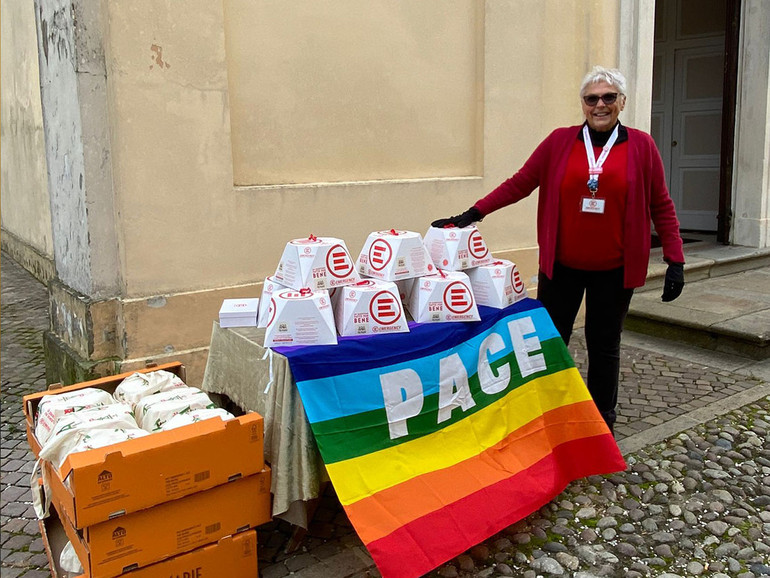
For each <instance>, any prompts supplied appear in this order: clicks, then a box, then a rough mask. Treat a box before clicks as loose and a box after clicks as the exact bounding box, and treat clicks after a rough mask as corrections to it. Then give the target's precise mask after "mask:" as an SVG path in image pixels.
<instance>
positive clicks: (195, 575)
mask: <svg viewBox="0 0 770 578" xmlns="http://www.w3.org/2000/svg"><path fill="white" fill-rule="evenodd" d="M39 524H40V534H41V535H42V537H43V544H44V545H45V550H46V553H47V555H48V562H49V567H50V569H51V575H52V576H53V578H66V577H67V576H68V575H67V574H66V573H65V572H64V571H63V570H62V569H61V566H60V565H59V556H60V554H61V551H62V550H63V549H64V546H66V544H67V540H68V539H67V535H66V534H65V533H64V528H63V526H62V523H61V521H60V520H59V518H58V517H57V516H56V513H55V512H52V516H51V517H49V518H46V519H45V520H40V523H39ZM257 571H258V566H257V532H256V530H253V529H252V530H247V531H245V532H239V533H237V534H233V535H231V536H226V537H224V538H222V539H221V540H219V541H218V542H214V543H211V544H207V545H205V546H201V547H200V548H196V549H194V550H191V551H189V552H186V553H184V554H179V555H178V556H174V557H173V558H167V559H166V560H163V561H161V562H156V563H155V564H152V565H150V566H145V567H143V568H138V569H136V570H134V571H132V572H131V573H130V574H128V575H127V576H129V577H130V578H221V577H223V576H227V577H228V578H240V577H244V578H256V576H257ZM78 578H90V574H88V573H87V572H86V573H83V574H81V575H80V576H79V577H78Z"/></svg>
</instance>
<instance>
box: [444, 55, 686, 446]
mask: <svg viewBox="0 0 770 578" xmlns="http://www.w3.org/2000/svg"><path fill="white" fill-rule="evenodd" d="M625 93H626V79H625V77H624V76H623V75H622V74H621V73H620V72H619V71H618V70H615V69H607V68H603V67H599V66H596V67H594V68H593V70H591V72H589V73H588V74H587V75H586V77H585V78H584V80H583V84H582V86H581V88H580V99H581V105H582V107H583V114H584V115H585V118H586V121H585V123H583V125H581V126H571V127H565V128H558V129H556V130H554V131H553V132H552V133H551V134H550V135H548V137H547V138H546V139H545V140H544V141H543V142H542V143H540V145H539V146H538V147H537V148H536V149H535V151H534V152H533V153H532V156H530V157H529V159H528V160H527V162H526V163H524V166H523V167H521V169H520V170H519V171H518V172H517V173H516V174H514V175H513V176H512V177H511V178H509V179H508V180H506V181H505V182H504V183H502V184H501V185H500V186H499V187H497V188H496V189H495V190H493V191H492V192H491V193H489V194H488V195H487V196H485V197H484V198H482V199H479V200H478V201H477V202H476V203H475V204H474V205H473V207H471V208H470V209H468V210H467V211H465V212H464V213H462V214H461V215H457V216H454V217H450V218H448V219H439V220H437V221H435V222H433V223H432V225H433V226H434V227H446V226H453V225H454V226H457V227H464V226H466V225H469V224H471V223H473V222H475V221H480V220H482V219H483V218H484V217H485V216H486V215H488V214H490V213H491V212H493V211H496V210H497V209H500V208H502V207H505V206H507V205H510V204H512V203H515V202H517V201H519V200H521V199H523V198H524V197H526V196H528V195H529V194H530V193H532V191H534V190H535V189H536V188H538V187H539V188H540V192H539V198H538V215H537V239H538V244H539V246H540V272H539V275H538V288H537V296H538V299H539V300H540V301H541V302H542V303H543V306H544V307H545V308H546V310H547V311H548V313H549V314H550V316H551V318H552V319H553V322H554V324H555V325H556V328H557V330H558V331H559V333H560V334H561V337H562V339H564V342H565V343H567V344H569V339H570V335H571V333H572V327H573V325H574V322H575V317H576V316H577V313H578V310H579V308H580V304H581V302H582V300H583V294H584V293H585V301H586V309H585V337H586V347H587V350H588V379H587V381H588V389H589V391H590V392H591V395H592V397H593V399H594V402H595V403H596V406H597V407H598V409H599V411H600V412H601V414H602V417H603V418H604V420H605V421H606V422H607V425H608V426H609V428H610V430H611V431H612V430H613V425H614V423H615V419H616V413H615V406H616V405H617V399H618V377H619V372H620V335H621V332H622V330H623V321H624V319H625V317H626V314H627V312H628V306H629V303H630V301H631V295H632V294H633V291H634V288H636V287H641V286H642V285H644V282H645V279H646V277H647V264H648V261H649V256H650V221H652V223H653V224H654V225H655V231H656V232H657V234H658V236H659V237H660V240H661V243H662V245H663V258H664V259H665V261H666V262H667V263H668V269H667V271H666V279H665V284H664V289H663V297H662V298H663V301H671V300H673V299H676V298H677V297H678V296H679V295H680V293H681V292H682V288H683V287H684V273H683V265H684V254H683V252H682V239H681V237H680V235H679V221H678V220H677V217H676V213H675V210H674V204H673V202H672V201H671V197H670V196H669V193H668V189H667V187H666V180H665V175H664V173H663V163H662V161H661V158H660V153H659V152H658V149H657V148H656V146H655V143H654V141H653V140H652V137H650V135H649V134H647V133H645V132H642V131H640V130H636V129H633V128H630V127H626V126H623V125H622V124H621V123H620V122H619V121H618V115H619V114H620V112H621V111H622V110H623V108H624V107H625V104H626V94H625Z"/></svg>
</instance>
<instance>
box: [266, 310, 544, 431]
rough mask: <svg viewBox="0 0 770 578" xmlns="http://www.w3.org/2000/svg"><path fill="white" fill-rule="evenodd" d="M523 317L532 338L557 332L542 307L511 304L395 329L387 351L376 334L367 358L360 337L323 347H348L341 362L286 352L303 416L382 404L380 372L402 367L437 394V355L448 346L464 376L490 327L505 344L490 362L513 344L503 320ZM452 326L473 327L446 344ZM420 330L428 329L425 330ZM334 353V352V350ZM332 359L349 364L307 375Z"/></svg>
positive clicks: (336, 414) (320, 417) (329, 415)
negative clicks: (472, 317)
mask: <svg viewBox="0 0 770 578" xmlns="http://www.w3.org/2000/svg"><path fill="white" fill-rule="evenodd" d="M530 301H531V300H530ZM534 304H535V306H536V307H537V306H538V305H539V303H538V302H534ZM517 305H518V304H517ZM485 309H489V308H485ZM527 316H528V317H531V318H532V322H533V324H534V326H535V331H536V333H537V337H538V338H539V339H540V341H546V340H548V339H553V338H555V337H558V336H559V334H558V332H557V331H556V328H555V327H554V325H553V322H552V321H551V318H550V317H549V316H548V314H547V313H546V311H545V309H543V308H542V307H538V308H536V309H533V308H523V307H522V308H520V307H514V306H511V307H508V308H506V309H504V310H499V309H489V310H488V311H487V310H485V311H484V312H483V313H482V321H481V322H475V323H474V322H471V323H440V324H420V325H419V326H417V327H415V328H414V329H413V330H412V331H411V333H409V334H404V333H401V334H398V335H399V336H400V343H398V344H397V345H398V351H396V352H391V351H389V350H388V349H387V348H384V347H382V346H381V343H380V340H381V339H382V338H383V337H391V336H378V337H377V341H376V349H375V348H372V345H374V344H375V342H373V341H371V340H370V341H369V342H363V343H366V344H367V351H366V352H365V354H366V361H367V363H361V362H360V361H361V360H360V358H359V359H356V357H355V355H356V354H361V353H363V352H362V350H361V347H360V346H361V344H362V342H360V341H357V342H356V346H355V347H353V348H347V347H345V345H347V344H348V343H351V342H349V341H348V342H341V344H339V345H337V346H329V347H327V348H326V349H327V350H328V349H334V350H336V349H337V348H340V347H341V346H342V347H343V349H351V350H350V351H347V352H345V353H347V357H346V360H345V361H330V360H329V359H328V357H329V356H328V355H327V356H326V357H327V359H326V360H325V362H324V363H323V365H320V364H318V363H311V364H309V365H307V366H304V361H305V355H302V356H293V358H292V356H291V355H289V356H288V357H289V363H290V366H291V370H292V373H293V374H294V375H295V380H296V382H297V385H298V387H299V389H300V393H301V396H302V402H303V405H304V407H305V413H306V414H307V417H308V420H309V421H310V423H315V422H319V421H325V420H330V419H335V418H340V417H344V416H347V415H355V414H357V413H361V412H365V411H371V410H377V409H382V408H383V407H384V401H383V397H382V386H381V384H380V375H381V374H383V373H386V372H393V371H397V370H399V369H405V368H408V369H411V370H414V371H415V372H417V374H418V375H420V377H422V378H423V388H424V389H423V394H424V395H426V396H428V395H431V394H434V393H438V376H439V360H440V359H441V358H443V357H446V356H447V355H448V351H449V350H451V349H454V351H452V353H457V354H458V355H459V356H460V359H461V360H462V362H463V365H464V366H465V368H466V370H467V371H468V375H469V376H471V375H474V374H475V373H476V371H477V365H478V357H479V346H480V345H481V342H482V341H483V340H484V339H485V338H486V337H487V336H488V335H489V334H490V333H492V332H493V331H494V332H496V333H498V334H499V335H500V336H501V337H502V339H503V342H504V344H505V347H504V349H503V351H501V352H499V353H497V354H495V355H493V356H491V357H490V362H491V363H494V362H495V361H496V360H498V359H500V358H501V357H504V356H505V355H506V354H509V353H510V352H511V350H512V348H513V345H512V343H511V337H510V334H509V333H508V331H507V329H506V327H505V325H506V324H507V323H508V322H509V321H511V320H513V319H517V318H521V317H527ZM454 325H461V326H466V329H473V331H469V332H468V335H467V336H466V337H465V338H464V339H462V340H461V341H460V345H459V346H458V345H457V343H458V342H457V341H453V340H452V341H450V342H449V345H448V346H447V345H446V344H447V342H446V340H445V339H446V338H445V332H446V330H447V329H448V326H454ZM439 326H440V327H441V328H443V330H444V334H441V333H436V332H435V331H433V329H434V328H436V327H439ZM423 329H429V330H430V331H428V332H427V335H426V334H425V333H426V332H424V331H423ZM407 336H408V337H409V338H410V339H409V340H408V341H409V342H410V343H408V344H407V343H406V339H405V338H406V337H407ZM434 339H435V340H438V343H432V341H433V340H434ZM442 345H443V347H442ZM412 347H414V348H416V349H417V353H419V355H417V356H415V355H410V354H413V353H415V351H413V350H412ZM286 349H288V348H282V349H281V351H280V352H281V353H284V354H285V351H286ZM308 349H309V348H308ZM304 353H305V354H306V353H307V349H305V352H304ZM335 353H338V352H336V351H335ZM338 357H340V356H338ZM295 362H296V365H302V366H303V368H302V371H301V372H300V373H301V374H302V375H303V378H297V377H296V375H297V369H298V368H297V367H295ZM334 363H346V364H350V365H349V366H346V367H350V370H349V372H348V373H347V374H342V375H332V376H327V375H324V373H325V372H324V373H321V375H318V376H316V377H312V373H313V370H315V369H321V368H322V367H323V368H327V369H328V367H329V364H334ZM372 365H374V366H372ZM364 366H369V367H364ZM332 367H333V365H332ZM319 373H320V372H319ZM353 374H354V375H353ZM424 376H430V379H425V377H424ZM340 399H344V400H345V404H344V407H342V406H341V404H340V401H339V400H340Z"/></svg>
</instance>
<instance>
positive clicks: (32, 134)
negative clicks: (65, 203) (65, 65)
mask: <svg viewBox="0 0 770 578" xmlns="http://www.w3.org/2000/svg"><path fill="white" fill-rule="evenodd" d="M0 10H2V16H1V17H0V42H2V48H1V50H2V60H3V62H2V67H0V74H1V75H2V78H1V79H0V91H1V93H2V111H1V112H0V115H2V122H1V123H0V132H1V133H2V144H1V145H0V150H2V161H0V175H2V185H1V187H2V194H1V195H0V200H1V201H2V226H3V230H4V231H7V232H9V233H11V234H12V235H13V236H14V237H15V238H16V239H18V241H19V242H20V243H24V244H28V245H29V246H31V247H32V248H33V249H34V251H36V252H37V253H39V255H40V256H41V257H42V258H44V259H47V260H53V242H52V239H51V209H50V206H49V199H48V177H47V175H46V163H45V144H44V141H43V115H42V110H41V105H40V77H39V72H38V61H37V37H36V32H35V12H34V6H33V4H32V2H15V1H12V0H3V2H2V3H1V4H0ZM5 241H6V240H5V239H4V243H5Z"/></svg>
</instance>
